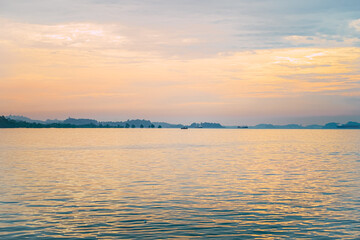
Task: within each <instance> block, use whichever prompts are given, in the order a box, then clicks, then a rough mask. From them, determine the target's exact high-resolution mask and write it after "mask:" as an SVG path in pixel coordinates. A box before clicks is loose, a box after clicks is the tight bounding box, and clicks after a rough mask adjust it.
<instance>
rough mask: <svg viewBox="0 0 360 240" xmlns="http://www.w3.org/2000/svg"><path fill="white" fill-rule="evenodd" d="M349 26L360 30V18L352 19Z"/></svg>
mask: <svg viewBox="0 0 360 240" xmlns="http://www.w3.org/2000/svg"><path fill="white" fill-rule="evenodd" d="M349 26H350V27H352V28H354V29H355V30H356V31H358V32H360V18H359V19H356V20H353V21H351V22H350V24H349Z"/></svg>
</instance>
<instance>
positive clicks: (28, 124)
mask: <svg viewBox="0 0 360 240" xmlns="http://www.w3.org/2000/svg"><path fill="white" fill-rule="evenodd" d="M0 128H189V129H203V128H205V129H238V130H239V131H240V130H244V129H360V123H358V122H348V123H346V124H339V123H334V122H332V123H327V124H325V125H307V126H302V125H299V124H287V125H273V124H258V125H255V126H222V125H221V124H219V123H209V122H202V123H192V124H190V125H183V124H170V123H166V122H151V121H150V120H140V119H136V120H127V121H124V122H111V121H110V122H98V121H97V120H94V119H75V118H68V119H66V120H46V121H41V120H33V119H30V118H27V117H23V116H12V115H10V116H7V117H5V116H0Z"/></svg>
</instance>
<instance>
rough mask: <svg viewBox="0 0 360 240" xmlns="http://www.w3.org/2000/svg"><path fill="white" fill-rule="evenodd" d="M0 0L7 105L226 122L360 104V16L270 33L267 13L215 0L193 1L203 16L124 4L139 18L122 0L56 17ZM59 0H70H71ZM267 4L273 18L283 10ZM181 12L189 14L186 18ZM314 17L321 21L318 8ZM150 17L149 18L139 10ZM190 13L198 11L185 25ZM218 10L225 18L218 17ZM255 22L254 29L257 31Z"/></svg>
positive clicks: (322, 112)
mask: <svg viewBox="0 0 360 240" xmlns="http://www.w3.org/2000/svg"><path fill="white" fill-rule="evenodd" d="M20 2H21V1H20ZM35 2H37V1H35ZM105 2H106V1H105ZM229 2H231V1H229ZM39 4H40V2H39ZM262 4H263V5H264V6H267V4H266V3H265V2H264V3H262ZM2 5H3V7H2V10H1V12H0V16H2V17H1V19H0V26H1V28H0V83H1V88H0V100H1V102H0V108H1V109H2V114H18V115H26V116H30V117H33V118H39V119H44V118H65V117H68V116H69V115H71V116H75V117H93V118H97V119H119V120H121V119H127V118H131V117H136V118H151V119H154V120H170V121H176V119H179V120H181V121H191V120H205V119H208V120H216V121H221V122H224V123H228V124H230V123H237V122H239V121H250V120H247V119H252V120H251V121H255V122H259V121H260V122H261V119H263V118H265V119H266V118H271V117H276V116H281V117H284V118H296V117H300V116H305V117H316V116H330V117H331V116H354V117H355V118H357V117H358V116H359V115H360V104H359V100H360V90H359V81H360V72H359V67H360V60H359V56H360V47H359V44H360V39H359V34H360V19H356V18H350V17H349V19H348V20H347V21H343V20H342V21H341V22H339V23H338V25H337V26H339V27H341V28H343V29H346V31H345V30H343V31H342V32H344V33H343V35H341V34H340V32H336V31H337V30H336V29H333V30H332V31H333V33H332V34H329V33H327V34H325V33H321V32H315V31H314V32H313V33H312V34H313V35H299V33H300V32H299V31H297V30H296V29H293V30H292V31H289V30H286V31H285V30H284V32H281V34H275V31H281V30H280V28H279V26H278V28H279V29H278V30H275V29H274V30H273V31H274V34H270V36H269V32H268V31H265V30H263V29H260V30H259V29H257V28H259V24H260V25H261V27H266V26H267V24H268V23H254V22H251V19H252V18H251V17H250V16H247V17H246V16H245V17H244V21H248V24H247V25H243V24H240V25H239V23H238V22H236V21H235V19H233V21H230V20H229V19H228V18H231V17H233V18H234V17H235V15H232V14H234V13H230V16H225V15H224V14H223V13H221V11H220V13H218V14H217V15H216V16H213V15H211V13H212V11H213V10H214V9H216V4H214V6H212V7H213V8H214V9H212V8H211V9H210V10H209V9H205V10H203V11H201V10H200V9H201V7H202V6H203V5H202V4H200V3H199V4H198V5H195V6H194V7H195V8H197V9H198V10H199V11H200V13H201V14H200V16H194V15H193V13H192V12H186V11H184V12H180V13H179V12H177V14H176V15H175V16H168V15H167V14H168V12H166V11H165V10H164V9H166V10H169V11H170V12H171V11H175V10H176V9H175V8H176V4H175V6H172V5H171V4H169V5H167V4H164V6H162V8H164V9H163V10H164V12H162V11H161V9H159V11H160V12H159V16H155V17H154V14H153V13H146V14H145V15H144V16H141V14H140V12H141V11H142V10H144V8H145V6H140V5H131V3H130V2H129V3H127V4H124V5H121V6H127V7H128V8H130V9H132V10H133V11H135V15H136V16H137V17H138V19H128V20H127V21H125V20H124V19H123V18H121V17H120V18H119V17H118V16H117V15H116V14H115V10H114V11H113V10H110V7H111V6H110V5H113V7H120V6H119V5H120V4H115V3H110V2H109V3H104V4H99V3H92V4H88V7H98V8H99V9H100V11H104V14H105V12H106V11H111V12H110V13H109V16H107V17H106V19H101V18H100V17H99V18H97V19H96V17H94V16H85V15H86V14H85V10H84V9H81V8H76V6H75V9H76V10H75V11H76V12H77V13H78V14H79V13H84V14H85V15H84V17H83V18H82V19H81V21H80V20H79V19H76V18H75V17H74V16H72V15H71V14H69V15H68V16H66V17H63V16H58V18H57V19H51V18H50V17H48V16H41V17H39V19H33V18H31V17H29V16H21V15H20V13H19V12H20V10H21V9H22V8H23V7H25V6H26V3H25V1H24V2H23V3H21V4H19V5H17V7H18V9H17V10H14V6H12V4H11V3H4V2H3V3H2ZM95 5H97V6H95ZM225 5H226V4H225ZM235 5H236V4H235ZM45 6H46V5H45ZM264 6H262V5H261V4H259V6H258V9H257V8H256V7H254V6H253V7H254V9H253V10H254V11H255V13H254V15H253V16H252V17H253V18H254V19H256V20H253V21H255V22H257V21H260V20H261V19H262V17H261V16H260V13H261V11H263V9H262V7H264ZM48 7H49V8H51V9H52V7H55V6H50V4H49V5H48ZM58 7H61V8H63V9H64V11H65V10H66V9H67V6H65V4H64V5H61V6H58ZM78 7H79V6H78ZM223 7H225V6H223ZM268 7H269V6H268ZM290 7H291V6H290ZM293 7H294V6H293ZM152 8H155V6H152ZM119 9H120V8H119ZM119 9H118V10H119ZM119 11H120V12H122V11H123V10H119ZM179 11H180V10H179ZM214 11H215V10H214ZM319 11H320V13H321V14H323V13H322V12H321V10H319ZM320 13H319V14H320ZM269 14H272V15H274V16H275V20H276V18H277V17H279V16H278V15H279V14H280V13H276V11H274V13H269ZM283 14H285V13H283ZM344 14H345V13H344ZM182 15H184V16H188V17H189V19H184V20H181V19H180V16H182ZM285 16H286V15H285ZM310 18H311V19H313V20H314V22H316V21H315V20H316V15H311V16H310ZM144 19H145V20H146V19H151V21H152V22H151V21H150V22H147V23H144V24H140V23H139V22H138V21H137V20H139V21H140V20H144ZM191 19H192V20H196V19H197V20H198V21H194V24H190V20H191ZM216 19H217V20H216ZM166 20H168V21H170V22H172V24H173V25H174V28H171V27H170V26H169V25H170V23H169V22H167V21H166ZM221 20H223V21H224V23H223V24H222V23H214V21H220V22H221ZM275 20H273V21H275ZM158 21H160V22H161V21H163V22H161V23H158ZM252 24H254V28H256V29H254V30H253V31H256V32H257V34H259V36H258V39H256V41H255V42H254V39H253V38H254V36H253V35H254V32H249V31H250V30H249V28H250V27H251V25H252ZM269 24H270V23H269ZM273 24H275V25H276V23H273ZM277 24H279V23H277ZM284 24H285V23H284ZM316 26H317V25H316V24H315V23H314V24H313V25H312V26H311V29H310V30H312V29H313V28H316ZM268 27H270V25H268ZM286 27H289V29H290V26H288V25H286ZM329 28H331V27H330V26H329ZM269 31H271V30H269ZM285 32H286V33H287V32H288V33H287V34H286V33H285ZM345 32H346V33H345ZM234 34H238V35H239V36H241V37H238V38H240V39H234V37H233V35H234ZM261 34H262V35H261ZM278 35H280V36H278ZM261 39H263V40H264V41H262V40H261ZM245 40H248V42H247V45H246V41H245ZM270 40H271V41H270ZM269 41H270V42H273V43H272V44H270V43H269Z"/></svg>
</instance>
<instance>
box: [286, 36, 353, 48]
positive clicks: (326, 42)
mask: <svg viewBox="0 0 360 240" xmlns="http://www.w3.org/2000/svg"><path fill="white" fill-rule="evenodd" d="M284 40H285V41H287V42H289V43H291V44H292V45H295V46H318V47H321V46H322V47H335V46H336V47H342V46H354V45H355V44H357V43H359V42H360V39H359V38H357V37H350V36H342V35H326V34H318V35H314V36H299V35H291V36H286V37H284Z"/></svg>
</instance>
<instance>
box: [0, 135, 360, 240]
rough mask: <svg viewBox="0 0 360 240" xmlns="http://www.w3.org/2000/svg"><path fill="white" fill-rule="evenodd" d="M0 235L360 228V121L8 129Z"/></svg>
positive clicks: (3, 139)
mask: <svg viewBox="0 0 360 240" xmlns="http://www.w3.org/2000/svg"><path fill="white" fill-rule="evenodd" d="M0 183H1V187H0V239H26V238H28V239H34V238H36V239H42V238H43V239H52V238H58V239H59V238H60V239H61V238H64V239H67V238H79V239H80V238H84V239H119V238H122V239H124V238H125V239H134V238H138V239H168V238H182V239H188V238H191V239H192V238H204V239H205V238H206V239H208V238H221V239H246V238H258V239H262V238H264V239H267V238H274V239H279V238H307V239H309V238H310V239H314V238H319V239H332V238H333V239H339V238H341V239H356V238H359V237H360V227H359V226H360V221H359V219H360V201H359V200H360V131H359V130H252V129H240V130H239V129H234V130H230V129H213V130H208V129H189V130H180V129H0Z"/></svg>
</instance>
